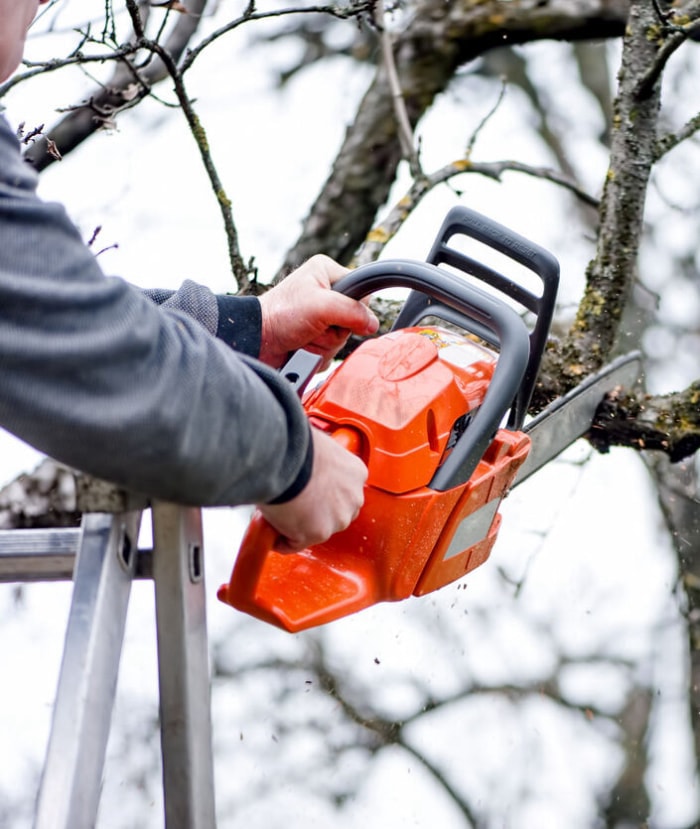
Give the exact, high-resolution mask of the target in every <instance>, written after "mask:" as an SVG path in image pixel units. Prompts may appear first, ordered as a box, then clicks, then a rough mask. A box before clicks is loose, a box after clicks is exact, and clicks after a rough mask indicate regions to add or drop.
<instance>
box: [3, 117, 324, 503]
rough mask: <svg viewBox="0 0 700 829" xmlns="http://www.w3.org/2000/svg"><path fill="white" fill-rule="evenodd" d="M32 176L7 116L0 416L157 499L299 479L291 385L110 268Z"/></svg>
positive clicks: (253, 497) (50, 447) (226, 499)
mask: <svg viewBox="0 0 700 829" xmlns="http://www.w3.org/2000/svg"><path fill="white" fill-rule="evenodd" d="M0 120H1V119H0ZM34 186H35V181H34V177H33V174H32V173H31V171H29V170H28V169H26V167H25V166H24V165H23V164H22V162H21V161H20V159H19V155H18V152H17V148H16V142H15V140H14V136H13V135H12V133H11V131H10V129H9V127H8V126H7V124H6V122H4V121H2V122H1V123H0V378H1V380H0V425H2V426H3V427H4V428H6V429H7V430H8V431H11V432H13V433H14V434H16V435H17V436H18V437H20V438H22V439H23V440H25V441H27V442H28V443H30V444H32V445H34V446H35V447H37V448H38V449H40V450H41V451H44V452H46V453H47V454H49V455H51V456H52V457H55V458H56V459H58V460H62V461H64V462H65V463H68V464H70V465H73V466H75V467H77V468H80V469H84V470H85V471H87V472H90V473H92V474H94V475H97V476H100V477H104V478H107V479H109V480H112V481H115V482H117V483H119V484H122V485H124V486H126V487H128V488H131V489H135V490H140V491H144V492H148V493H149V494H150V495H153V496H155V497H160V498H168V499H173V500H177V501H182V502H189V503H199V504H232V503H253V502H265V501H269V500H273V499H275V498H276V497H278V496H280V495H281V494H282V493H284V492H285V491H291V492H292V493H294V492H295V487H296V488H298V489H300V488H302V487H303V484H304V483H306V481H307V480H308V476H309V474H310V468H309V467H310V452H311V442H310V437H309V428H308V425H307V422H306V419H305V417H304V415H303V411H302V409H301V407H300V405H299V403H298V401H297V400H296V398H295V395H294V393H293V392H292V390H291V389H290V388H289V387H288V385H287V383H286V382H285V381H284V380H283V379H281V378H280V377H278V375H277V374H276V372H274V371H272V370H270V369H267V368H266V367H265V366H262V365H260V364H259V363H257V362H254V361H252V360H249V359H247V358H246V357H245V356H240V355H238V354H236V353H234V352H233V351H232V350H231V349H230V348H228V347H227V346H226V345H225V344H224V343H223V342H222V341H219V340H216V339H215V338H214V337H212V336H210V334H209V333H208V332H207V331H206V330H205V327H204V326H203V325H202V324H201V323H200V322H198V321H196V320H195V319H193V318H192V317H191V316H189V315H188V314H186V313H184V312H183V311H180V310H175V309H170V308H158V307H156V306H155V305H154V304H153V303H152V302H151V301H149V300H148V299H147V298H146V297H144V296H143V295H142V294H141V293H140V292H139V291H137V290H136V289H134V288H132V287H131V286H129V285H127V284H126V283H124V282H123V281H121V280H119V279H114V278H106V277H104V276H103V275H102V273H101V272H100V269H99V266H98V265H97V263H96V261H95V259H94V257H93V256H92V254H91V253H90V252H89V251H88V250H87V249H86V248H85V247H84V245H83V244H82V242H81V240H80V238H79V236H78V234H77V232H76V230H75V229H74V227H73V226H72V224H71V223H70V221H69V220H68V219H67V217H66V215H65V213H64V211H63V210H62V208H60V207H58V206H57V205H52V204H45V203H43V202H41V201H39V199H38V198H37V197H36V195H35V193H34ZM300 476H301V479H300ZM290 488H291V490H290Z"/></svg>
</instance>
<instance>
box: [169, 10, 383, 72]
mask: <svg viewBox="0 0 700 829" xmlns="http://www.w3.org/2000/svg"><path fill="white" fill-rule="evenodd" d="M372 5H373V0H359V2H356V3H351V4H350V5H349V6H347V7H345V8H339V7H337V6H333V5H317V6H291V7H288V8H285V9H272V10H270V11H264V12H257V11H255V3H254V2H251V3H249V5H248V6H247V8H246V10H245V11H244V12H243V14H242V15H241V16H240V17H237V18H236V19H235V20H231V21H229V22H228V23H226V24H225V25H224V26H221V27H220V28H219V29H216V31H214V32H212V33H211V34H210V35H208V36H207V37H205V38H202V40H201V41H200V42H199V43H198V44H197V45H196V46H194V47H193V48H192V49H189V50H188V52H187V54H186V55H185V58H184V59H183V61H182V63H181V64H180V71H181V72H182V73H183V74H184V73H185V72H186V71H187V70H188V69H189V68H190V67H191V66H192V64H193V63H194V62H195V60H196V59H197V58H198V57H199V56H200V55H201V54H202V52H203V51H204V50H205V49H206V48H207V47H208V46H209V45H210V44H212V43H213V42H214V41H215V40H218V39H219V38H220V37H222V36H223V35H225V34H228V32H232V31H233V30H234V29H237V28H238V27H239V26H242V25H243V24H244V23H247V22H248V21H250V20H269V19H272V18H276V17H284V16H286V15H291V14H327V15H330V16H331V17H335V18H338V19H340V20H346V19H347V18H349V17H359V16H360V15H362V14H365V13H367V12H368V11H370V10H371V8H372Z"/></svg>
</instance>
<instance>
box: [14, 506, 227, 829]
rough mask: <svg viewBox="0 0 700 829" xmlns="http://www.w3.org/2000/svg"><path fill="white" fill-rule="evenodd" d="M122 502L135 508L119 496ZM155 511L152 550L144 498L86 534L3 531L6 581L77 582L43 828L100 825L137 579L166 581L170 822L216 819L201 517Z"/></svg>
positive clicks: (162, 616) (164, 724)
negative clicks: (141, 543) (142, 536)
mask: <svg viewBox="0 0 700 829" xmlns="http://www.w3.org/2000/svg"><path fill="white" fill-rule="evenodd" d="M117 495H119V492H117ZM122 495H123V493H122ZM108 500H110V499H108ZM132 500H133V499H132ZM103 501H104V499H103ZM113 503H121V504H122V506H124V504H125V503H126V502H125V500H124V498H121V499H120V498H119V497H117V498H116V499H111V500H110V504H113ZM150 507H151V515H152V521H153V549H148V550H145V549H139V548H138V536H139V528H140V524H141V520H142V515H143V510H144V508H145V502H142V504H141V506H140V507H138V508H132V507H130V508H128V509H123V510H121V511H98V512H83V515H82V521H81V526H80V527H79V528H70V529H68V528H66V529H50V530H31V529H26V530H25V529H20V530H2V531H0V582H33V581H48V580H66V579H71V578H72V580H73V592H72V598H71V605H70V612H69V616H68V623H67V627H66V634H65V644H64V650H63V658H62V662H61V669H60V674H59V679H58V687H57V692H56V698H55V704H54V709H53V717H52V723H51V731H50V736H49V741H48V747H47V752H46V759H45V764H44V771H43V775H42V779H41V784H40V787H39V795H38V799H37V806H36V812H35V820H34V829H90V828H91V827H94V826H96V825H98V824H97V820H98V807H99V798H100V789H101V783H102V775H103V769H104V761H105V754H106V749H107V740H108V737H109V730H110V720H111V716H112V707H113V703H114V698H115V694H116V685H117V676H118V673H119V661H120V656H121V650H122V643H123V638H124V628H125V623H126V613H127V608H128V604H129V596H130V591H131V584H132V581H133V579H135V578H147V579H152V580H153V582H154V586H155V605H156V635H157V647H158V677H159V694H160V734H161V752H162V761H163V793H164V803H165V825H166V827H167V828H168V829H211V827H214V826H215V824H216V818H215V803H214V770H213V756H212V733H211V705H210V677H209V658H208V641H207V625H206V596H205V587H204V561H203V554H204V548H203V544H202V516H201V510H199V509H196V508H189V507H181V506H177V505H174V504H169V503H160V502H154V503H152V504H151V505H150ZM111 508H112V507H110V509H111Z"/></svg>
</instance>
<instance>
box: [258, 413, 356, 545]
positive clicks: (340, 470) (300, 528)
mask: <svg viewBox="0 0 700 829" xmlns="http://www.w3.org/2000/svg"><path fill="white" fill-rule="evenodd" d="M311 435H312V440H313V442H314V462H313V471H312V473H311V478H310V480H309V483H308V484H307V485H306V486H305V487H304V489H303V490H302V491H301V492H300V493H299V495H297V496H296V497H295V498H292V500H291V501H287V502H286V503H284V504H263V505H261V506H260V507H259V509H260V512H261V513H262V514H263V516H264V517H265V519H266V520H267V521H268V522H269V523H270V524H272V526H273V527H274V528H275V529H276V530H277V532H278V533H279V534H280V536H281V539H280V540H278V542H277V544H276V545H275V550H277V551H278V552H280V553H295V552H298V551H299V550H303V549H305V548H306V547H310V546H312V545H313V544H320V543H321V542H323V541H326V540H327V539H328V538H330V537H331V536H332V535H333V534H334V533H337V532H340V531H341V530H344V529H345V528H346V527H348V526H349V525H350V524H351V523H352V522H353V521H354V520H355V518H357V515H358V514H359V512H360V509H361V508H362V504H363V503H364V491H363V486H364V483H365V481H366V480H367V467H366V466H365V465H364V463H363V462H362V461H361V460H360V459H359V458H358V457H357V456H356V455H353V454H352V453H351V452H348V451H347V449H344V448H343V447H342V446H341V445H340V444H339V443H338V442H337V441H335V440H334V439H333V438H331V437H329V436H328V435H326V434H325V433H324V432H321V431H319V430H318V429H312V430H311Z"/></svg>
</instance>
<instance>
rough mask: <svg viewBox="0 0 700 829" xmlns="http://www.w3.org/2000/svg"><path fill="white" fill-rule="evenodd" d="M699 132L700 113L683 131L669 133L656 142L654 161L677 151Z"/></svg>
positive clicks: (688, 122) (682, 128)
mask: <svg viewBox="0 0 700 829" xmlns="http://www.w3.org/2000/svg"><path fill="white" fill-rule="evenodd" d="M698 130H700V113H699V114H698V115H695V116H693V117H692V118H691V119H690V120H689V121H687V122H686V123H685V124H684V125H683V126H682V127H681V129H679V130H678V132H675V133H668V134H667V135H664V136H663V138H660V139H659V140H658V141H657V142H656V149H655V152H654V160H655V161H658V160H659V159H660V158H661V157H662V156H664V155H666V153H668V152H670V151H671V150H673V149H675V148H676V147H677V146H678V145H679V144H681V143H682V142H683V141H686V140H687V139H688V138H692V137H693V135H695V133H696V132H698Z"/></svg>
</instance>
